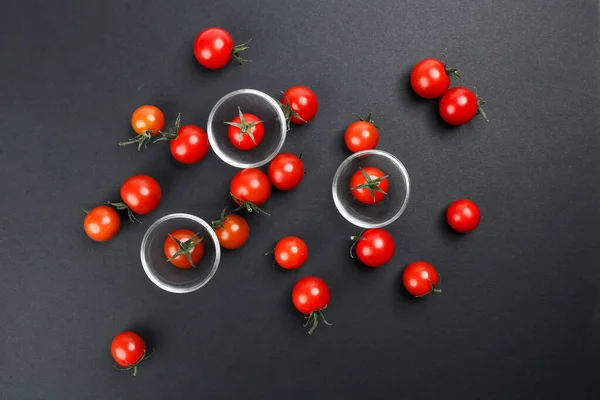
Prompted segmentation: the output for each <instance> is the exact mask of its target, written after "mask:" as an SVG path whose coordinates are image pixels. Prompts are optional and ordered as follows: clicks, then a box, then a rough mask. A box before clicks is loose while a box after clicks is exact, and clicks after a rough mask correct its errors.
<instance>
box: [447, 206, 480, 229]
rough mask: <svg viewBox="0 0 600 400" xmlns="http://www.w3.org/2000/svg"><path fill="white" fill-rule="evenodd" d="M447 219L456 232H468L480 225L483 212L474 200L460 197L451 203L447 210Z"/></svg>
mask: <svg viewBox="0 0 600 400" xmlns="http://www.w3.org/2000/svg"><path fill="white" fill-rule="evenodd" d="M446 219H447V221H448V224H449V225H450V226H451V227H452V229H454V230H455V231H456V232H460V233H467V232H471V231H473V230H475V228H477V227H478V226H479V222H480V221H481V212H480V211H479V207H477V204H475V203H474V202H473V201H471V200H468V199H460V200H456V201H455V202H453V203H452V204H450V206H449V207H448V210H447V211H446Z"/></svg>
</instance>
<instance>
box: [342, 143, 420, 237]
mask: <svg viewBox="0 0 600 400" xmlns="http://www.w3.org/2000/svg"><path fill="white" fill-rule="evenodd" d="M359 167H362V168H364V167H375V168H378V169H380V170H381V171H383V172H384V173H385V174H386V175H388V178H387V179H388V182H389V189H388V192H387V196H385V198H384V199H383V200H381V201H380V202H378V203H375V204H363V203H361V202H359V201H358V200H356V199H355V198H354V196H353V195H352V192H351V190H350V178H351V177H352V175H353V174H354V173H355V172H356V171H358V170H359ZM332 191H333V202H334V203H335V206H336V207H337V209H338V211H339V212H340V214H342V216H343V217H344V218H346V219H347V220H348V221H349V222H350V223H352V224H354V225H356V226H359V227H361V228H381V227H384V226H386V225H389V224H391V223H392V222H394V221H395V220H396V219H398V217H399V216H400V215H401V214H402V213H403V212H404V210H405V209H406V205H407V204H408V198H409V196H410V179H409V177H408V172H407V171H406V168H405V167H404V165H403V164H402V163H401V162H400V160H398V159H397V158H396V157H394V156H393V155H391V154H390V153H388V152H385V151H381V150H364V151H359V152H358V153H354V154H352V155H351V156H350V157H348V158H346V159H345V160H344V161H343V162H342V163H341V164H340V166H339V167H338V169H337V171H336V172H335V175H334V177H333V185H332Z"/></svg>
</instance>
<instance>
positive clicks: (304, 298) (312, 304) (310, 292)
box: [292, 276, 331, 334]
mask: <svg viewBox="0 0 600 400" xmlns="http://www.w3.org/2000/svg"><path fill="white" fill-rule="evenodd" d="M330 298H331V295H330V293H329V287H327V284H326V283H325V282H324V281H323V280H322V279H320V278H317V277H316V276H307V277H306V278H302V279H300V280H299V281H298V282H297V283H296V286H294V290H293V291H292V302H293V303H294V307H296V309H297V310H298V311H300V312H301V313H302V314H306V315H308V317H307V322H306V323H307V324H312V327H311V328H310V330H309V331H308V333H309V334H312V333H313V332H314V330H315V328H316V327H317V325H318V323H319V319H321V320H323V322H324V323H326V324H327V325H331V324H330V323H329V322H327V321H326V320H325V317H324V316H323V310H324V309H325V308H326V307H327V306H328V305H329V300H330Z"/></svg>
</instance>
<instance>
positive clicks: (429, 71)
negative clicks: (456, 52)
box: [410, 58, 488, 125]
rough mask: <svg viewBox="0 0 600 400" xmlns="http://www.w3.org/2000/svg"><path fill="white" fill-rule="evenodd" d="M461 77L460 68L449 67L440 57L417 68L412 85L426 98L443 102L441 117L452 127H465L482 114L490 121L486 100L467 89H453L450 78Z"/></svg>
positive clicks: (420, 63) (459, 87)
mask: <svg viewBox="0 0 600 400" xmlns="http://www.w3.org/2000/svg"><path fill="white" fill-rule="evenodd" d="M451 77H456V78H460V77H459V75H458V69H456V68H448V67H446V63H443V62H441V61H440V60H438V59H437V58H426V59H424V60H421V61H419V62H418V63H417V65H415V66H414V68H413V69H412V71H411V73H410V84H411V86H412V88H413V90H414V91H415V93H417V94H418V95H419V96H421V97H423V98H426V99H437V98H439V97H441V100H440V107H439V111H440V116H441V117H442V119H443V120H444V121H446V122H447V123H449V124H450V125H464V124H466V123H468V122H469V121H471V120H472V119H473V118H474V117H475V115H477V114H480V115H481V116H482V117H483V118H484V119H485V120H486V121H487V120H488V118H487V116H486V114H485V112H484V111H483V108H481V105H482V104H485V100H483V99H482V98H481V97H479V96H478V95H477V91H475V92H473V91H472V90H471V89H469V88H466V87H464V86H458V87H454V88H452V89H450V78H451Z"/></svg>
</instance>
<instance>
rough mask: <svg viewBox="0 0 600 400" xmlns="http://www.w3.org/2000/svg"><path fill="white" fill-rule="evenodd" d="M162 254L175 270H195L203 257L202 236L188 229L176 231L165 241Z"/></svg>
mask: <svg viewBox="0 0 600 400" xmlns="http://www.w3.org/2000/svg"><path fill="white" fill-rule="evenodd" d="M164 252H165V256H166V257H167V262H170V263H171V264H173V265H174V266H176V267H177V268H192V267H193V268H196V264H198V263H199V262H200V260H201V259H202V256H203V255H204V245H203V244H202V236H200V235H199V234H198V233H194V232H192V231H190V230H189V229H178V230H176V231H173V232H171V233H169V236H168V237H167V238H166V239H165V244H164Z"/></svg>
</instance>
